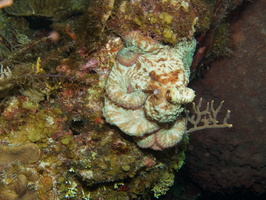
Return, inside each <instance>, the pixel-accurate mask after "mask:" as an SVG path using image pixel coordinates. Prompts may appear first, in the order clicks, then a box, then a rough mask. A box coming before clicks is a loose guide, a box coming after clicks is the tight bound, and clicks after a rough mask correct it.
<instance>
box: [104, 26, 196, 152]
mask: <svg viewBox="0 0 266 200" xmlns="http://www.w3.org/2000/svg"><path fill="white" fill-rule="evenodd" d="M124 40H125V44H126V47H125V48H124V49H122V50H120V51H119V52H118V55H117V59H116V61H115V64H114V66H113V68H112V70H111V72H110V75H109V77H108V79H107V82H106V95H105V103H104V108H103V115H104V117H105V118H106V120H107V122H109V123H110V124H112V125H116V126H118V127H119V128H120V129H121V130H122V131H123V132H124V133H126V134H128V135H130V136H135V137H134V139H135V141H136V142H137V144H138V146H140V147H142V148H152V149H154V150H162V149H164V148H169V147H172V146H174V145H176V144H177V143H178V142H179V141H180V140H182V137H183V135H184V134H185V132H186V120H185V118H184V117H183V116H182V115H181V113H182V112H183V109H184V108H183V105H184V104H187V103H190V102H192V101H193V99H194V97H195V94H194V91H193V90H192V89H190V88H188V87H187V85H188V80H189V74H190V70H189V67H190V65H191V62H192V58H193V53H194V50H195V46H196V42H195V40H194V39H192V40H189V41H187V40H185V41H182V42H180V43H178V44H177V45H176V46H175V47H174V48H173V47H170V46H166V45H162V44H160V43H158V42H156V41H155V40H153V39H151V38H150V37H145V36H143V35H142V34H141V33H140V32H139V31H132V32H130V33H128V34H127V35H126V36H125V38H124Z"/></svg>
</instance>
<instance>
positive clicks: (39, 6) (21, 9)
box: [5, 0, 88, 17]
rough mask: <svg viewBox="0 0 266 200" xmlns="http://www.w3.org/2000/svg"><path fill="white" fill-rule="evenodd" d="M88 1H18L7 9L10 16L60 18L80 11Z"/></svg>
mask: <svg viewBox="0 0 266 200" xmlns="http://www.w3.org/2000/svg"><path fill="white" fill-rule="evenodd" d="M87 2H88V1H85V0H79V1H73V0H57V1H54V0H16V1H14V4H13V5H12V6H10V7H7V8H5V11H6V12H7V13H8V14H12V15H17V16H37V17H54V16H56V17H59V16H62V15H63V16H65V15H66V14H70V13H73V12H74V11H79V10H81V9H83V8H82V6H84V7H86V6H85V5H87Z"/></svg>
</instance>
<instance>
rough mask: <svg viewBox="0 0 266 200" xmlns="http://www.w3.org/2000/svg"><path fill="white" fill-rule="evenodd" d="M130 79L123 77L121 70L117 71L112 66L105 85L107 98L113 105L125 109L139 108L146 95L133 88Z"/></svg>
mask: <svg viewBox="0 0 266 200" xmlns="http://www.w3.org/2000/svg"><path fill="white" fill-rule="evenodd" d="M131 83H132V81H131V78H129V77H128V76H125V75H124V73H123V71H122V70H117V69H116V67H115V66H114V67H113V69H112V71H111V73H110V75H109V77H108V80H107V83H106V94H107V97H108V98H109V99H110V100H111V101H112V102H114V103H115V104H117V105H119V106H121V107H124V108H127V109H138V108H140V107H141V106H142V105H143V104H144V102H145V100H146V98H147V94H145V93H144V92H142V91H141V90H138V89H136V88H134V86H133V85H132V84H131Z"/></svg>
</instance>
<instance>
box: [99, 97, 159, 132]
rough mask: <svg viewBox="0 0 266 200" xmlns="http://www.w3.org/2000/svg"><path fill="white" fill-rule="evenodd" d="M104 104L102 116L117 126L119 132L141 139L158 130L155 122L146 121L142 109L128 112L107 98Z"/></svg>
mask: <svg viewBox="0 0 266 200" xmlns="http://www.w3.org/2000/svg"><path fill="white" fill-rule="evenodd" d="M104 103H105V105H104V108H103V115H104V117H105V118H106V121H107V122H109V123H110V124H112V125H116V126H118V127H119V128H120V130H122V131H123V132H124V133H126V134H128V135H130V136H138V137H142V136H144V135H145V134H148V133H151V132H154V131H157V130H158V129H159V126H158V125H157V124H156V122H153V121H149V120H147V119H146V117H145V115H144V112H143V108H141V109H137V110H128V109H125V108H123V107H119V106H117V105H115V104H113V103H112V102H111V101H110V100H108V99H107V98H106V99H105V102H104Z"/></svg>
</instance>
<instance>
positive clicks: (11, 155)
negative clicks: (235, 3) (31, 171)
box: [0, 143, 40, 165]
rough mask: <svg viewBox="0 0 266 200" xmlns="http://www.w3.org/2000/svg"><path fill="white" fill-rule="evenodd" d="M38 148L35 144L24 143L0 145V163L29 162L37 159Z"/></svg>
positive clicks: (38, 154) (38, 155)
mask: <svg viewBox="0 0 266 200" xmlns="http://www.w3.org/2000/svg"><path fill="white" fill-rule="evenodd" d="M39 157H40V149H39V147H38V146H37V145H36V144H33V143H26V144H23V145H20V146H1V147H0V165H5V164H8V163H12V162H20V163H22V164H29V163H34V162H36V161H38V159H39Z"/></svg>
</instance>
